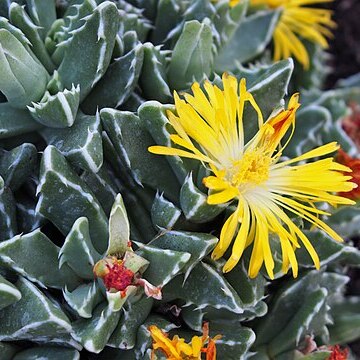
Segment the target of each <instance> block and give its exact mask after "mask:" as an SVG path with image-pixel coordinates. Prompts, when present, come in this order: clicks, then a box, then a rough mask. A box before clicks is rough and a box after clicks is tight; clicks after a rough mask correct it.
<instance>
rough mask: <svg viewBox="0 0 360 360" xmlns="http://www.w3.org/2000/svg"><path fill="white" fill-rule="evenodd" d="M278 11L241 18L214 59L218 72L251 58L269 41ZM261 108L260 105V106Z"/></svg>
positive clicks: (227, 69)
mask: <svg viewBox="0 0 360 360" xmlns="http://www.w3.org/2000/svg"><path fill="white" fill-rule="evenodd" d="M279 15H280V13H279V12H278V11H261V12H257V13H255V14H254V15H251V16H249V17H247V18H246V19H245V20H243V21H242V22H241V23H240V25H239V27H238V28H237V29H236V31H235V32H234V33H233V35H232V37H231V38H230V40H228V41H227V42H226V44H225V46H224V47H223V48H221V49H220V50H219V52H218V56H217V57H216V59H215V68H216V71H217V72H219V73H223V72H224V71H231V70H235V69H236V67H237V66H236V65H237V64H241V63H246V62H248V61H250V60H253V59H254V58H255V57H256V56H257V55H259V54H260V53H261V52H263V51H264V49H265V47H266V46H267V44H268V43H269V42H270V40H271V37H272V35H273V32H274V28H275V26H276V24H277V21H278V18H279ZM260 108H261V107H260Z"/></svg>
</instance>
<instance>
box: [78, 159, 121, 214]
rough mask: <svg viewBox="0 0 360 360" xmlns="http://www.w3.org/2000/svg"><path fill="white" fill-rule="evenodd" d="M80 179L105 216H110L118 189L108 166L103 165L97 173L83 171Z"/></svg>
mask: <svg viewBox="0 0 360 360" xmlns="http://www.w3.org/2000/svg"><path fill="white" fill-rule="evenodd" d="M81 179H82V180H84V181H85V182H86V184H87V185H88V186H89V187H90V189H91V190H92V191H93V193H94V195H95V196H96V198H97V199H98V200H99V203H100V204H101V207H102V208H103V210H104V212H105V214H106V216H110V211H111V208H112V205H113V203H114V201H115V198H116V194H117V193H118V192H119V189H118V187H117V185H116V184H115V182H114V180H115V179H116V176H115V175H114V174H113V173H112V172H111V170H110V168H109V165H108V164H103V165H102V166H101V168H100V169H99V171H98V172H97V173H94V172H92V171H84V172H83V173H82V175H81Z"/></svg>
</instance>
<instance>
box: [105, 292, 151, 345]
mask: <svg viewBox="0 0 360 360" xmlns="http://www.w3.org/2000/svg"><path fill="white" fill-rule="evenodd" d="M153 302H154V301H153V299H152V298H147V297H143V298H142V299H140V300H139V301H137V302H135V303H131V302H128V303H127V304H126V305H125V306H124V307H123V316H122V318H121V319H120V321H119V323H118V325H117V327H116V328H115V330H114V332H113V333H112V335H111V337H110V339H109V342H108V344H107V345H108V346H111V347H115V348H119V349H124V350H129V349H132V348H133V347H134V346H135V343H136V334H137V331H138V328H139V326H140V325H142V323H143V322H144V321H145V320H146V318H147V317H148V315H149V313H150V310H151V307H152V305H153Z"/></svg>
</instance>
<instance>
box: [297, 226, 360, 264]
mask: <svg viewBox="0 0 360 360" xmlns="http://www.w3.org/2000/svg"><path fill="white" fill-rule="evenodd" d="M304 233H305V234H306V236H307V238H308V239H309V240H310V242H311V243H312V244H313V246H314V248H315V251H316V252H317V253H318V255H319V258H320V264H321V266H324V265H327V264H331V263H333V262H344V263H346V264H347V265H354V266H359V265H360V250H358V249H357V248H356V247H353V246H349V245H346V243H340V242H337V241H335V240H333V239H332V238H331V237H330V236H329V235H327V234H325V233H324V232H321V231H319V230H315V229H314V230H311V231H309V230H308V231H306V230H305V231H304ZM296 257H297V258H298V262H299V264H301V265H303V266H306V267H313V266H314V265H313V262H312V260H311V258H310V256H309V253H308V252H307V251H306V250H305V249H303V248H301V249H299V250H298V251H297V252H296Z"/></svg>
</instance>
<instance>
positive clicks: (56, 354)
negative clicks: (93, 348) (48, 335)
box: [13, 346, 80, 360]
mask: <svg viewBox="0 0 360 360" xmlns="http://www.w3.org/2000/svg"><path fill="white" fill-rule="evenodd" d="M36 359H44V360H45V359H49V360H50V359H51V360H79V359H80V353H79V352H78V351H77V350H76V349H69V348H66V347H57V346H48V347H47V346H41V347H40V346H39V347H33V348H30V349H26V350H23V351H20V352H18V353H17V354H16V355H15V357H14V358H13V360H36Z"/></svg>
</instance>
